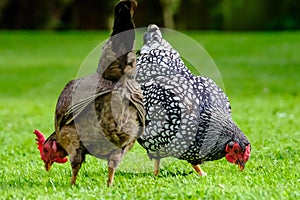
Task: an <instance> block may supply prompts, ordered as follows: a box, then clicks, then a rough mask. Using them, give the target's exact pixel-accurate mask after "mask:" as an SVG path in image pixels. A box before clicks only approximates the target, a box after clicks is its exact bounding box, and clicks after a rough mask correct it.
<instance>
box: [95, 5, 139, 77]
mask: <svg viewBox="0 0 300 200" xmlns="http://www.w3.org/2000/svg"><path fill="white" fill-rule="evenodd" d="M136 7H137V3H136V1H134V0H122V1H120V2H119V3H118V4H117V5H116V6H115V18H114V26H113V30H112V33H111V37H110V39H109V40H108V42H107V43H106V44H105V45H104V47H103V51H102V55H101V57H100V60H99V65H98V69H97V72H98V73H99V74H102V76H103V78H105V79H108V80H112V81H117V80H119V79H120V77H122V76H123V75H124V74H125V73H126V72H125V71H124V70H125V67H126V66H127V65H131V64H130V63H128V53H129V52H131V51H132V50H133V45H134V40H135V30H134V27H135V26H134V22H133V20H132V17H133V14H134V11H135V9H136Z"/></svg>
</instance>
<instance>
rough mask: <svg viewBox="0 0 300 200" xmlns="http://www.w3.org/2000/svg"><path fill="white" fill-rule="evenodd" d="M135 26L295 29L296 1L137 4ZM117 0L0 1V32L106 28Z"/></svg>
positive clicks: (299, 18)
mask: <svg viewBox="0 0 300 200" xmlns="http://www.w3.org/2000/svg"><path fill="white" fill-rule="evenodd" d="M137 1H138V3H139V8H138V10H137V11H136V14H135V22H136V26H137V27H144V26H147V25H148V24H149V23H156V24H158V25H159V26H161V27H166V28H171V29H173V28H176V29H180V30H184V29H194V30H195V29H202V30H287V29H289V30H294V29H299V28H300V3H299V0H184V1H183V0H137ZM116 2H117V0H101V1H100V0H85V1H82V0H51V1H49V0H0V29H48V30H49V29H50V30H64V29H80V30H82V29H83V30H86V29H110V26H111V24H112V20H113V16H112V15H113V6H114V5H115V3H116Z"/></svg>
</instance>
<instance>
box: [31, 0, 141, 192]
mask: <svg viewBox="0 0 300 200" xmlns="http://www.w3.org/2000/svg"><path fill="white" fill-rule="evenodd" d="M136 6H137V3H136V2H135V1H134V0H122V1H120V2H119V3H118V4H117V5H116V6H115V21H114V26H113V32H112V34H111V37H110V39H109V40H108V41H107V43H106V44H105V45H104V47H103V52H102V55H101V58H100V60H99V66H98V69H97V72H96V73H93V74H91V75H88V76H86V77H83V78H78V79H75V80H72V81H70V82H69V83H68V84H67V85H66V86H65V88H64V89H63V91H62V92H61V94H60V97H59V99H58V102H57V105H56V112H55V132H54V133H53V134H52V135H50V136H49V138H48V139H46V140H45V138H44V136H43V135H42V133H41V132H39V131H37V130H36V131H35V134H36V135H37V141H38V145H39V150H40V154H41V158H42V159H43V161H44V162H45V167H46V170H47V171H48V170H49V169H50V167H51V165H52V164H53V163H54V162H58V163H64V162H66V161H67V159H66V158H65V157H66V156H67V155H69V156H70V161H71V166H72V178H71V184H75V181H76V177H77V174H78V171H79V169H80V167H81V164H82V162H83V161H84V160H85V155H86V154H91V155H93V156H96V157H98V158H101V159H107V160H108V180H107V184H108V186H110V185H112V183H113V179H114V172H115V169H116V168H117V166H118V164H119V162H120V161H121V159H122V157H123V155H124V154H125V153H126V152H128V151H129V150H130V149H131V148H132V146H133V144H134V143H135V141H136V139H137V138H138V137H139V136H140V135H141V134H142V133H143V130H144V124H145V119H144V115H145V110H144V107H143V96H142V91H141V88H140V86H139V84H138V83H137V82H136V81H135V80H134V79H133V78H134V76H135V72H136V56H135V53H134V52H133V50H132V48H133V43H134V39H135V31H134V24H133V21H132V16H133V13H134V10H135V8H136Z"/></svg>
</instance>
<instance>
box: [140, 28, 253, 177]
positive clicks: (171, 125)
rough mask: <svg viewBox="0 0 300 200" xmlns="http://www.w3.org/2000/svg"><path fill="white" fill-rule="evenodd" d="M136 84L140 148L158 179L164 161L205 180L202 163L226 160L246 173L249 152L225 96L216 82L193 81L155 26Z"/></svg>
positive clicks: (146, 42) (148, 35)
mask: <svg viewBox="0 0 300 200" xmlns="http://www.w3.org/2000/svg"><path fill="white" fill-rule="evenodd" d="M136 79H137V81H138V82H139V83H140V84H141V87H142V90H143V95H144V104H145V109H146V129H145V133H144V134H143V136H141V137H140V138H138V142H139V143H140V144H141V145H142V146H143V147H144V148H145V149H146V150H147V153H148V156H149V157H150V158H151V159H155V167H154V173H155V174H156V175H157V174H158V172H159V164H160V159H161V158H164V157H176V158H178V159H182V160H186V161H188V162H189V163H191V164H192V166H193V168H194V169H195V170H196V171H197V172H198V174H199V175H201V176H202V175H206V173H205V172H204V171H203V170H202V169H201V168H200V164H201V163H203V162H204V161H211V160H217V159H221V158H223V157H226V159H227V160H228V161H229V162H231V163H235V164H238V165H239V168H240V169H241V170H243V169H244V166H245V163H246V162H247V161H248V159H249V157H250V149H251V146H250V142H249V141H248V139H247V138H246V136H245V135H244V134H243V133H242V131H241V130H240V129H239V128H238V127H237V125H236V124H235V123H234V122H233V120H232V118H231V107H230V103H229V100H228V98H227V96H226V95H225V94H224V93H223V91H222V90H221V89H220V88H219V87H218V86H217V85H216V84H215V83H214V81H213V80H211V79H209V78H207V77H202V76H194V75H193V74H192V73H191V72H190V71H189V69H188V68H187V67H186V66H185V64H184V63H183V61H182V59H181V58H180V55H179V53H178V52H177V51H176V50H175V49H173V48H172V46H171V45H170V44H169V43H168V42H167V41H166V40H164V39H163V38H162V34H161V32H160V30H159V28H158V27H157V26H156V25H149V26H148V31H147V32H146V33H145V35H144V46H143V47H142V48H141V51H140V55H139V57H138V59H137V77H136Z"/></svg>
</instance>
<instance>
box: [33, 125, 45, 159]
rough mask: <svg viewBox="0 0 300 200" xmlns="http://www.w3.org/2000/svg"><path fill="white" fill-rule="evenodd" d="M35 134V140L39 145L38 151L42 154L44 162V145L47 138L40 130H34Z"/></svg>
mask: <svg viewBox="0 0 300 200" xmlns="http://www.w3.org/2000/svg"><path fill="white" fill-rule="evenodd" d="M33 134H35V135H36V138H35V140H36V141H37V142H36V144H37V145H38V149H39V151H40V154H41V159H42V160H44V153H43V144H44V142H45V137H44V135H43V134H42V133H41V132H40V131H39V130H34V132H33Z"/></svg>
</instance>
